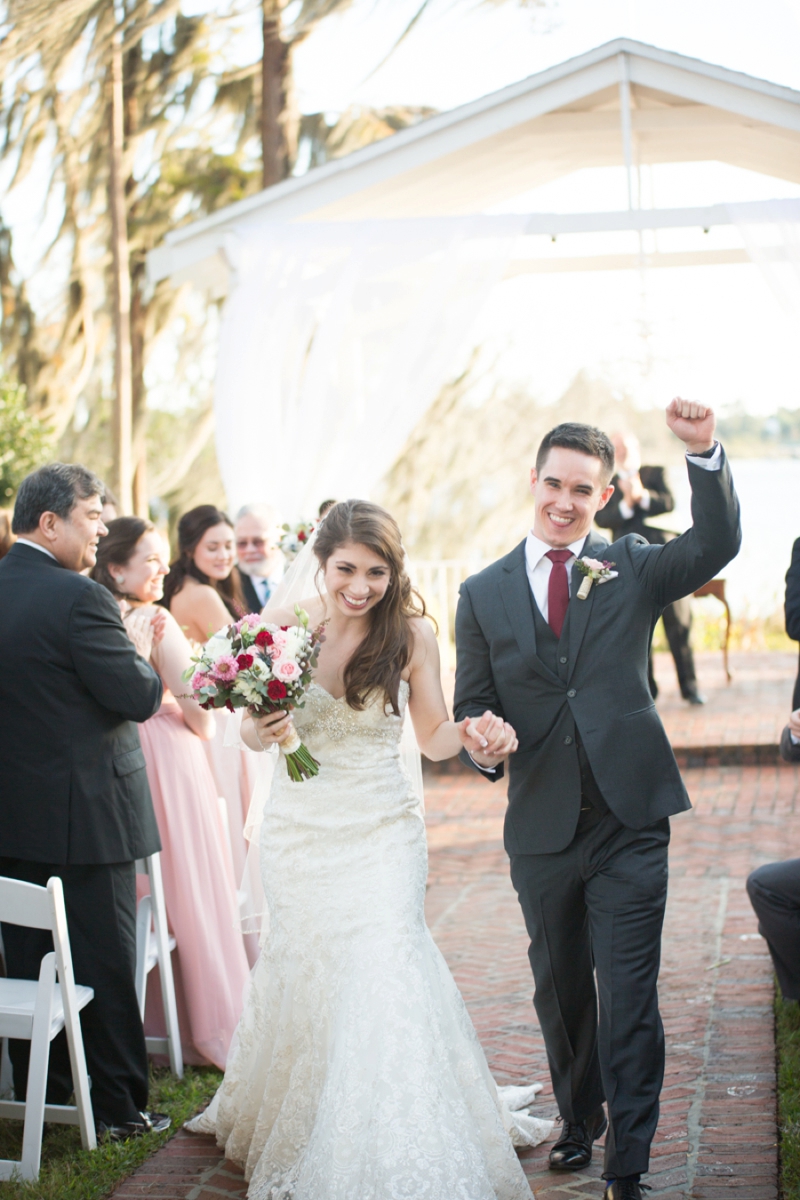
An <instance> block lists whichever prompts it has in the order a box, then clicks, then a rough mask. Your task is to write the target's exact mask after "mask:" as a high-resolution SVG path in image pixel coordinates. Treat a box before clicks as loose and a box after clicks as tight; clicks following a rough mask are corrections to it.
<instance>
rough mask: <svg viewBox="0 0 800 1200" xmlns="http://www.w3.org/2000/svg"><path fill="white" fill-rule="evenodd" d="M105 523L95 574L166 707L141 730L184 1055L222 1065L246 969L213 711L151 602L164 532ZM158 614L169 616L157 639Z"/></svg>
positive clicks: (154, 1000) (123, 521)
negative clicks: (210, 754) (211, 744)
mask: <svg viewBox="0 0 800 1200" xmlns="http://www.w3.org/2000/svg"><path fill="white" fill-rule="evenodd" d="M108 530H109V531H108V536H107V537H104V538H103V539H102V540H101V542H100V545H99V547H98V553H97V565H96V566H95V567H94V569H93V571H92V575H93V577H94V578H95V579H96V580H97V581H98V583H102V584H103V585H104V586H105V587H107V588H108V589H109V591H110V592H112V593H113V594H114V596H116V597H117V599H118V600H119V601H120V602H121V604H124V605H125V606H126V607H127V608H128V611H127V612H126V613H125V618H124V619H125V624H126V626H127V628H128V632H129V635H130V637H131V640H132V641H133V642H134V644H135V645H136V647H137V649H138V650H139V653H140V654H142V656H143V657H146V658H149V659H150V661H151V662H152V664H153V666H154V667H155V669H156V670H157V671H158V673H159V675H160V676H161V678H162V680H163V682H164V699H163V702H162V705H161V708H160V709H159V711H158V712H157V713H156V715H155V716H154V717H151V718H150V720H149V721H146V722H145V723H144V725H141V726H140V727H139V728H140V734H141V739H142V749H143V750H144V755H145V761H146V763H147V777H148V779H149V781H150V790H151V792H152V795H153V805H154V807H155V811H156V818H157V820H158V827H159V831H160V833H161V842H162V846H163V850H162V853H161V866H162V871H163V876H164V894H165V898H166V904H167V919H168V922H169V926H170V929H171V930H172V932H173V934H174V935H175V940H176V942H177V949H176V952H175V953H174V954H173V970H174V974H175V988H176V993H177V1000H178V1015H179V1020H180V1026H181V1042H182V1045H183V1054H184V1058H185V1059H186V1061H187V1062H194V1063H208V1062H211V1063H214V1064H215V1065H216V1066H218V1067H224V1066H225V1062H226V1059H227V1056H228V1049H229V1047H230V1042H231V1037H232V1035H233V1031H234V1029H235V1027H236V1023H237V1021H238V1019H239V1015H240V1013H241V1009H242V996H243V992H244V988H245V984H246V982H247V977H248V971H249V967H248V961H247V956H246V954H245V950H244V944H243V940H242V935H241V933H240V932H239V931H238V930H239V914H238V907H237V898H236V877H235V875H234V870H233V863H232V861H231V856H230V852H229V846H228V839H227V836H226V831H225V828H224V820H223V816H222V813H221V811H220V804H219V801H218V799H217V787H216V784H215V782H214V778H213V776H212V774H211V770H210V768H209V765H208V760H207V759H206V755H205V753H204V750H203V743H204V741H207V740H208V739H209V738H211V737H212V736H213V734H214V719H213V716H212V715H211V714H210V713H207V712H204V711H203V710H202V709H201V708H200V707H199V705H198V704H196V702H195V701H194V700H192V699H190V698H187V697H186V696H185V695H184V693H185V692H186V691H187V687H188V685H187V684H185V683H184V682H183V680H182V675H183V672H184V671H185V670H186V668H187V667H188V666H189V665H190V661H191V647H190V645H189V643H188V641H187V640H186V638H185V637H184V635H183V633H182V632H181V629H180V626H179V625H178V623H177V621H176V620H175V618H174V617H172V616H171V615H170V613H169V612H165V611H164V610H163V609H156V608H154V604H155V601H157V600H159V599H160V597H161V595H162V592H163V585H164V576H165V575H166V573H167V566H166V563H165V560H164V545H163V542H162V539H161V537H160V535H159V534H158V533H157V532H156V530H155V529H154V528H153V526H152V525H151V524H150V522H149V521H143V520H141V518H139V517H120V518H118V519H117V520H116V521H112V522H111V523H110V525H109V527H108ZM154 618H155V619H156V621H165V628H164V634H163V637H162V638H161V640H160V641H158V642H157V644H154V639H153V636H152V631H153V620H154ZM154 974H155V972H153V973H152V974H151V977H150V980H149V981H148V993H147V1008H146V1020H145V1025H146V1029H147V1032H148V1034H153V1035H155V1036H159V1035H160V1036H163V1033H164V1030H163V1010H162V1008H161V996H160V989H159V988H158V986H157V985H156V984H155V980H154V979H153V975H154Z"/></svg>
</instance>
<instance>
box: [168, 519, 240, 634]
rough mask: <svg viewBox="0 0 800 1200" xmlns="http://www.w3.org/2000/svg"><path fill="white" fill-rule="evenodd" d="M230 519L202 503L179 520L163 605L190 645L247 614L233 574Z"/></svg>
mask: <svg viewBox="0 0 800 1200" xmlns="http://www.w3.org/2000/svg"><path fill="white" fill-rule="evenodd" d="M234 557H235V555H234V537H233V525H232V524H231V520H230V517H228V516H226V515H225V513H224V512H220V510H219V509H218V508H215V507H214V505H213V504H200V505H198V507H197V508H192V509H190V510H189V512H187V513H184V514H183V516H182V517H181V519H180V521H179V522H178V557H177V558H176V559H174V560H173V562H171V563H170V567H169V575H168V576H167V578H166V581H165V583H164V599H163V602H162V603H163V605H164V607H165V608H168V609H169V611H170V612H171V613H172V615H173V617H174V618H175V620H176V621H177V622H178V624H179V625H180V626H181V628H182V629H183V631H184V633H185V634H186V636H187V637H188V638H189V640H190V641H192V642H198V643H199V644H201V645H202V644H203V643H204V642H207V641H208V639H209V638H210V637H211V635H212V633H216V632H217V630H218V629H222V627H223V625H228V624H230V622H231V621H236V620H238V618H239V617H241V616H242V615H243V614H244V613H245V612H246V611H247V606H246V605H245V601H244V596H243V595H242V590H241V587H240V585H239V580H238V577H237V576H236V575H235V574H234V570H233V565H234Z"/></svg>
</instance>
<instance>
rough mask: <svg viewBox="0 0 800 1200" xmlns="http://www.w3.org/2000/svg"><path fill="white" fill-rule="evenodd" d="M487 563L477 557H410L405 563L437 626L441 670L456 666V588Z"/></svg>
mask: <svg viewBox="0 0 800 1200" xmlns="http://www.w3.org/2000/svg"><path fill="white" fill-rule="evenodd" d="M484 566H486V562H485V560H483V559H480V558H473V559H462V558H437V559H412V560H411V561H410V562H409V564H408V570H409V574H410V576H411V580H412V582H413V584H414V586H415V587H416V588H417V590H418V591H419V592H420V593H421V595H422V597H423V599H424V601H425V605H426V607H427V609H428V611H429V612H430V614H431V616H432V617H433V618H434V619H435V621H436V623H437V625H438V626H439V653H440V654H441V656H442V670H443V671H449V670H451V668H453V667H454V666H455V661H456V660H455V620H456V605H457V604H458V589H459V587H460V586H461V584H462V583H463V581H464V580H465V579H466V578H467V576H468V575H474V574H475V572H476V571H480V570H481V569H482V568H483V567H484Z"/></svg>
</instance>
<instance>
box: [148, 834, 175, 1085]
mask: <svg viewBox="0 0 800 1200" xmlns="http://www.w3.org/2000/svg"><path fill="white" fill-rule="evenodd" d="M136 871H137V873H138V874H140V875H148V876H149V878H150V895H149V896H143V897H142V899H141V900H140V901H139V907H138V909H137V911H136V996H137V998H138V1000H139V1012H140V1013H141V1016H142V1020H144V1009H145V1001H146V996H147V976H148V975H149V974H150V972H151V971H152V969H153V967H154V966H155V965H156V963H158V974H159V977H160V979H161V999H162V1002H163V1004H164V1020H165V1022H166V1026H167V1036H166V1037H165V1038H160V1037H149V1038H146V1039H145V1040H146V1043H147V1049H148V1052H149V1053H150V1054H168V1055H169V1065H170V1069H171V1071H172V1073H173V1075H177V1077H178V1079H183V1051H182V1050H181V1033H180V1028H179V1026H178V1006H177V1004H176V1003H175V979H174V977H173V974H172V959H171V957H170V955H171V952H172V951H173V950H174V949H175V945H176V943H175V938H174V937H173V936H172V934H171V933H170V932H169V929H168V928H167V906H166V904H165V902H164V883H163V880H162V878H161V855H160V854H151V855H150V857H149V858H140V859H139V860H138V861H137V863H136Z"/></svg>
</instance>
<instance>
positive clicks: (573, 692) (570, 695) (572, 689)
mask: <svg viewBox="0 0 800 1200" xmlns="http://www.w3.org/2000/svg"><path fill="white" fill-rule="evenodd" d="M577 694H578V693H577V692H576V691H575V688H570V689H569V691H568V692H567V695H568V696H569V698H570V700H571V699H572V697H573V696H577Z"/></svg>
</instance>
